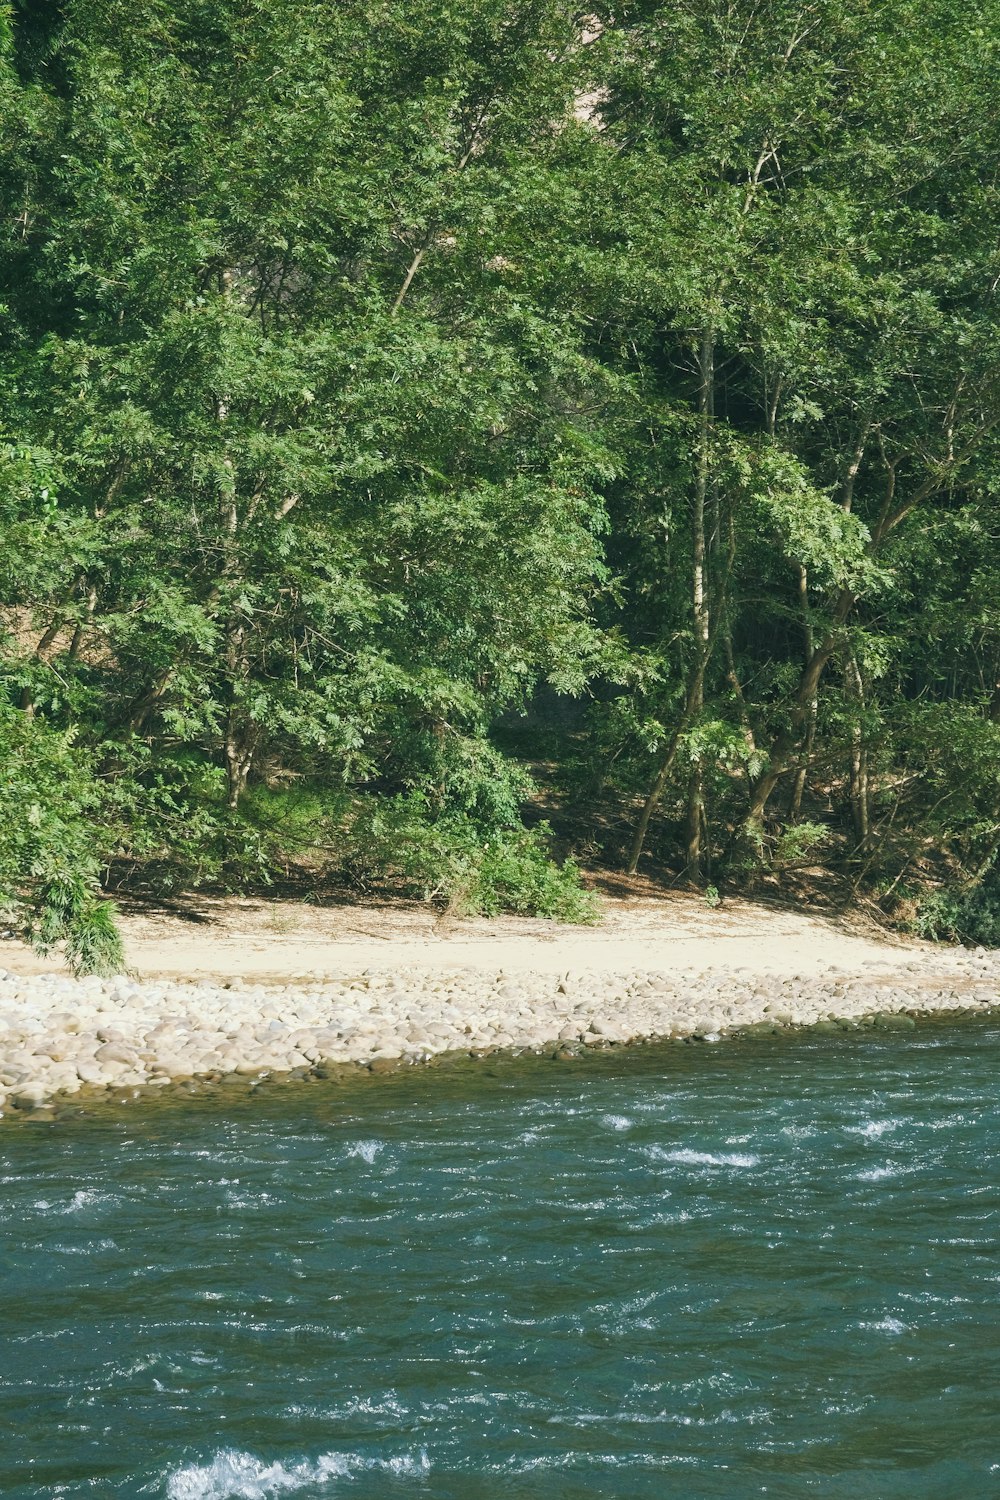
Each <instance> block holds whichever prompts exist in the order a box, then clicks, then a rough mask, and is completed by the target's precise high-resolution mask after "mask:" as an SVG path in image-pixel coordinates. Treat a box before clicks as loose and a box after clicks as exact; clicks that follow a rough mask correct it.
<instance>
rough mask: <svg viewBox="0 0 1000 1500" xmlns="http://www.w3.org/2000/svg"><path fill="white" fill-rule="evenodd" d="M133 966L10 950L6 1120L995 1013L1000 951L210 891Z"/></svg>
mask: <svg viewBox="0 0 1000 1500" xmlns="http://www.w3.org/2000/svg"><path fill="white" fill-rule="evenodd" d="M124 926H125V935H126V942H127V945H128V952H129V957H130V961H131V963H132V964H133V973H132V974H131V975H128V976H126V975H122V976H118V977H117V978H114V979H111V980H99V979H74V978H73V977H72V976H71V975H69V974H67V973H58V972H53V970H52V965H51V962H50V963H49V965H48V966H47V968H46V965H45V964H44V963H43V962H42V961H40V960H39V959H38V958H37V957H36V956H35V955H32V954H30V953H29V952H28V951H27V950H24V949H23V948H22V947H21V946H20V945H18V944H15V943H12V942H10V941H8V942H5V943H2V944H0V965H2V966H3V969H2V977H0V1111H4V1112H6V1113H9V1112H10V1111H11V1110H18V1111H22V1112H28V1113H36V1112H40V1113H42V1114H44V1112H45V1110H46V1109H47V1108H48V1107H49V1106H50V1105H51V1104H52V1102H53V1101H57V1100H58V1099H60V1098H61V1097H66V1096H72V1095H76V1094H81V1093H93V1092H99V1091H108V1090H112V1091H116V1092H118V1093H124V1092H126V1091H129V1090H142V1089H147V1088H148V1089H157V1088H162V1087H164V1086H169V1085H171V1084H176V1083H184V1082H186V1081H190V1080H191V1079H198V1078H207V1079H222V1078H224V1077H226V1076H228V1075H234V1074H235V1075H238V1076H243V1077H246V1078H247V1079H249V1080H253V1079H255V1078H259V1077H264V1076H267V1075H283V1074H291V1075H293V1076H296V1075H297V1076H305V1075H306V1074H308V1073H319V1074H321V1075H322V1074H323V1073H325V1072H330V1071H336V1070H337V1069H338V1068H351V1067H365V1068H368V1069H370V1070H371V1071H373V1072H380V1071H390V1070H392V1069H395V1068H397V1067H401V1066H409V1065H414V1064H418V1063H422V1062H426V1061H428V1060H430V1059H432V1058H434V1057H437V1056H440V1055H441V1054H444V1053H455V1052H465V1053H472V1054H483V1055H488V1054H491V1053H494V1052H497V1051H516V1050H522V1049H530V1050H534V1051H539V1052H542V1051H545V1052H548V1053H549V1054H550V1055H552V1056H553V1057H554V1058H555V1059H564V1058H571V1057H572V1056H574V1055H575V1054H576V1053H577V1052H579V1051H580V1050H581V1049H583V1048H590V1047H606V1046H614V1045H621V1044H625V1043H630V1042H640V1041H651V1040H657V1039H663V1040H670V1039H673V1040H678V1041H682V1040H684V1039H687V1038H701V1039H703V1040H705V1041H716V1040H719V1039H721V1038H722V1037H723V1036H725V1035H727V1034H731V1033H733V1032H740V1031H745V1030H747V1029H748V1028H755V1029H757V1030H760V1029H763V1030H765V1031H766V1030H770V1029H780V1028H783V1027H792V1026H819V1027H821V1028H830V1029H835V1028H837V1027H839V1026H841V1025H849V1026H850V1025H856V1024H859V1023H864V1022H868V1023H870V1024H878V1025H885V1026H890V1025H897V1026H907V1025H909V1024H913V1020H912V1018H913V1017H914V1016H917V1015H920V1014H929V1013H934V1012H947V1011H954V1010H963V1009H979V1008H983V1007H987V1006H990V1005H992V1004H994V1003H996V1002H997V999H998V996H1000V953H992V952H991V953H985V952H983V951H982V950H977V951H976V952H975V953H972V952H969V951H968V950H964V949H942V948H938V947H934V946H932V945H930V944H924V943H917V942H902V941H895V940H892V939H890V938H888V937H886V936H885V935H883V934H881V933H879V932H877V931H875V930H865V929H864V928H863V927H862V926H860V925H858V924H857V923H856V922H855V923H853V924H852V923H847V922H845V921H843V920H838V919H834V918H830V917H819V916H815V915H811V914H809V913H805V912H801V911H792V910H788V909H785V908H780V907H773V906H769V905H766V904H763V903H760V904H755V903H751V902H734V903H728V902H727V903H726V904H725V906H724V907H723V908H722V909H720V910H715V911H712V910H709V908H708V907H706V906H705V904H704V903H703V902H701V901H698V900H697V899H695V898H691V897H686V896H677V897H673V898H667V899H663V898H659V899H652V898H648V899H644V900H643V899H638V900H637V899H635V898H628V899H621V900H617V901H616V900H612V901H610V902H609V903H608V910H607V916H606V919H605V921H604V922H603V923H602V924H601V925H600V926H598V927H595V928H589V929H567V928H565V927H559V926H557V925H556V924H554V923H549V922H541V921H531V920H529V919H519V918H502V919H496V920H486V919H476V920H463V921H458V922H453V923H450V924H447V925H446V924H443V923H441V922H440V921H435V920H434V919H433V918H432V917H429V916H428V913H427V909H426V908H424V907H401V908H397V909H389V910H383V909H376V908H357V907H347V908H326V909H324V908H317V907H315V906H309V905H305V904H298V903H286V902H282V903H267V902H259V901H257V902H254V901H228V902H227V901H214V902H213V901H211V900H205V901H202V902H200V903H198V905H197V906H193V907H191V908H187V909H185V910H184V911H183V912H169V911H167V912H164V911H158V912H153V913H144V912H136V913H131V914H127V915H126V917H125V921H124Z"/></svg>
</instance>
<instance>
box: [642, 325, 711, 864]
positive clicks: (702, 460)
mask: <svg viewBox="0 0 1000 1500" xmlns="http://www.w3.org/2000/svg"><path fill="white" fill-rule="evenodd" d="M714 363H715V335H714V332H713V330H712V329H710V328H706V329H705V331H704V333H703V335H702V340H701V348H700V351H699V359H698V373H699V391H698V414H699V448H698V470H697V475H696V478H695V493H694V507H693V528H692V529H693V567H692V578H691V592H692V616H693V624H694V641H695V657H694V665H693V669H692V672H691V677H690V679H689V681H688V690H687V694H686V696H685V702H684V710H683V712H682V714H681V717H680V720H679V721H678V723H677V726H676V728H675V729H674V732H673V734H672V735H671V736H670V738H669V740H668V741H667V744H666V746H665V748H664V752H663V756H662V758H661V760H660V764H659V766H658V767H657V771H656V776H655V777H654V779H653V784H652V786H651V787H650V789H649V794H648V796H647V797H646V801H645V802H644V804H643V808H642V812H641V813H640V814H639V821H638V823H637V824H636V829H635V833H634V835H633V837H632V844H631V847H630V849H629V856H628V863H627V866H626V869H627V871H628V873H629V874H630V875H634V874H635V870H636V867H637V865H638V863H639V857H640V855H641V854H642V849H643V845H644V843H645V842H646V835H647V833H648V831H649V824H650V822H651V820H652V817H653V814H654V813H655V811H656V809H657V808H658V807H659V805H660V801H661V799H662V797H663V793H664V791H665V790H666V786H667V782H668V780H669V779H670V773H671V771H672V770H673V767H674V761H675V760H676V758H677V750H678V747H679V745H680V740H681V736H682V735H683V734H684V732H685V730H686V729H687V728H688V726H689V725H690V724H691V723H692V722H693V720H694V719H695V718H696V717H697V716H698V715H699V714H700V713H701V711H702V708H703V706H704V701H705V672H706V669H707V667H708V659H709V655H710V652H711V616H710V610H709V603H708V577H707V567H706V539H705V500H706V496H707V494H708V475H709V464H710V459H709V443H710V439H711V421H712V397H713V376H714ZM701 800H702V781H701V774H700V771H699V773H698V776H697V779H696V778H695V775H694V773H693V774H692V777H691V781H690V782H689V785H688V804H687V836H686V841H685V842H686V852H687V868H688V871H689V873H690V872H691V869H692V864H693V865H694V867H695V868H696V869H698V870H700V865H701V821H702V811H701ZM695 878H696V877H695Z"/></svg>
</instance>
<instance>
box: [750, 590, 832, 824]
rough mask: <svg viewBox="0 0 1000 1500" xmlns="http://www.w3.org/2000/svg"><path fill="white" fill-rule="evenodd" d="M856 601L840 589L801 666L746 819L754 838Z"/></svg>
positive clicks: (786, 767)
mask: <svg viewBox="0 0 1000 1500" xmlns="http://www.w3.org/2000/svg"><path fill="white" fill-rule="evenodd" d="M856 601H857V594H855V592H854V590H853V589H850V588H844V589H841V591H840V596H839V598H838V600H837V604H836V607H835V608H834V611H833V624H832V625H831V627H830V629H829V630H828V631H827V633H826V635H825V636H824V637H823V639H822V641H820V643H819V645H818V646H816V647H815V648H814V650H813V651H812V654H811V655H810V657H809V659H808V661H807V662H806V663H805V666H804V667H803V669H802V675H801V677H800V678H799V685H798V688H797V689H796V693H795V697H794V698H793V699H792V703H791V707H790V710H789V715H788V723H787V725H786V726H785V728H784V729H783V730H782V731H781V733H780V734H779V735H777V737H776V738H775V740H774V742H773V744H772V746H771V752H770V755H769V757H768V768H767V770H766V771H765V773H764V775H763V776H762V777H761V778H760V781H759V782H758V783H757V786H756V789H755V791H754V795H753V801H752V802H751V805H750V813H749V816H748V818H747V831H748V832H749V833H750V834H751V835H752V836H753V837H757V836H758V835H759V833H760V828H761V824H762V823H763V819H764V813H765V811H766V810H767V804H768V802H770V800H771V794H772V792H773V791H774V789H775V787H776V786H777V784H778V782H779V781H780V780H781V778H782V776H783V775H784V773H785V772H786V771H787V770H788V767H789V764H790V762H791V760H792V756H793V752H794V750H795V746H796V745H797V743H798V740H799V734H800V731H801V728H802V725H803V723H804V722H805V720H806V719H807V717H808V715H809V712H810V709H811V705H812V701H813V699H814V698H815V697H816V696H817V693H818V691H819V684H820V679H821V677H822V676H823V672H824V670H825V668H826V664H827V662H828V661H829V660H830V657H831V656H832V655H833V654H834V652H835V651H836V649H837V645H838V643H839V641H840V635H841V629H842V627H843V625H844V622H845V621H846V619H847V617H848V615H849V614H850V613H851V610H852V609H853V608H854V605H855V603H856Z"/></svg>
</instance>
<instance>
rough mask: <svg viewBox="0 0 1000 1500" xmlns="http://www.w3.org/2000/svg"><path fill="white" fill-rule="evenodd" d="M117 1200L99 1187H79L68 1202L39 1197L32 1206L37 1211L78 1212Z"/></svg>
mask: <svg viewBox="0 0 1000 1500" xmlns="http://www.w3.org/2000/svg"><path fill="white" fill-rule="evenodd" d="M117 1201H118V1200H117V1199H116V1198H115V1197H114V1195H113V1194H111V1193H103V1192H101V1190H100V1189H99V1188H79V1189H78V1190H77V1191H76V1192H75V1193H74V1194H73V1196H72V1198H71V1199H70V1200H69V1202H68V1203H50V1202H49V1201H48V1200H47V1199H45V1198H39V1199H38V1200H37V1202H35V1203H33V1204H32V1207H33V1208H37V1209H38V1211H39V1213H55V1214H78V1213H79V1212H80V1211H81V1209H84V1208H94V1207H96V1206H97V1205H98V1204H101V1203H116V1202H117Z"/></svg>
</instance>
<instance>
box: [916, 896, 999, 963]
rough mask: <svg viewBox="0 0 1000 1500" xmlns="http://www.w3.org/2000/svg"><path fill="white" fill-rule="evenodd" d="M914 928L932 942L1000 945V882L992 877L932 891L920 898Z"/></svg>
mask: <svg viewBox="0 0 1000 1500" xmlns="http://www.w3.org/2000/svg"><path fill="white" fill-rule="evenodd" d="M913 928H914V931H915V932H917V934H918V935H919V936H920V937H923V938H930V939H932V940H933V941H935V942H941V941H945V942H952V943H967V944H970V945H971V944H982V945H983V947H986V948H1000V886H998V884H997V881H996V879H994V880H993V881H991V882H989V883H986V882H983V883H981V884H978V885H965V886H958V885H953V886H945V887H944V888H943V889H942V890H937V891H931V892H929V893H927V894H926V895H923V896H921V898H920V901H919V904H918V907H917V915H916V917H915V919H914V922H913Z"/></svg>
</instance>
